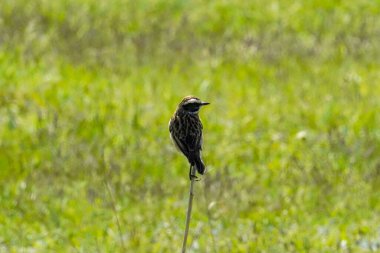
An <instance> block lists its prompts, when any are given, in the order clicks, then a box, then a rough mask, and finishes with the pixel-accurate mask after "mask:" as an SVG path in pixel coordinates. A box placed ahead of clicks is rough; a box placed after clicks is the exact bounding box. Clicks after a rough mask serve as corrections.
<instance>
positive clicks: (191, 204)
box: [182, 166, 196, 253]
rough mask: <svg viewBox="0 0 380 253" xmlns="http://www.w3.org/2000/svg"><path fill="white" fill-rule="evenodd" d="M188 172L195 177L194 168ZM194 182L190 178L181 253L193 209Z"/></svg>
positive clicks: (183, 248)
mask: <svg viewBox="0 0 380 253" xmlns="http://www.w3.org/2000/svg"><path fill="white" fill-rule="evenodd" d="M190 170H191V175H195V173H196V172H195V166H191V168H190ZM194 182H195V178H194V177H191V181H190V193H189V204H188V206H187V214H186V227H185V234H184V236H183V244H182V253H185V252H186V243H187V235H188V234H189V227H190V218H191V209H192V207H193V198H194Z"/></svg>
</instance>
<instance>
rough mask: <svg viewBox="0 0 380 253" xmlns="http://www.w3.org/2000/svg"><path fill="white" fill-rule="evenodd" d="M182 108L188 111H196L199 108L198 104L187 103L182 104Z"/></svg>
mask: <svg viewBox="0 0 380 253" xmlns="http://www.w3.org/2000/svg"><path fill="white" fill-rule="evenodd" d="M183 108H184V109H185V110H186V111H189V112H196V111H198V110H199V105H198V104H187V105H184V107H183Z"/></svg>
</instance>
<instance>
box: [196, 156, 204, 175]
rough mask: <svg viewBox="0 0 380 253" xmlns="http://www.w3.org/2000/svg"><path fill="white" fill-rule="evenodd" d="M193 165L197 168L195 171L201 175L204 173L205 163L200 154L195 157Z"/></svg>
mask: <svg viewBox="0 0 380 253" xmlns="http://www.w3.org/2000/svg"><path fill="white" fill-rule="evenodd" d="M194 162H195V167H196V168H197V171H198V173H199V174H201V175H203V174H204V173H205V164H204V163H203V161H202V159H201V157H200V156H196V157H195V160H194Z"/></svg>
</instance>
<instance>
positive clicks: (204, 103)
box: [201, 102, 210, 106]
mask: <svg viewBox="0 0 380 253" xmlns="http://www.w3.org/2000/svg"><path fill="white" fill-rule="evenodd" d="M209 104H210V103H209V102H202V103H201V105H202V106H203V105H209Z"/></svg>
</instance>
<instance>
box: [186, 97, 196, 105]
mask: <svg viewBox="0 0 380 253" xmlns="http://www.w3.org/2000/svg"><path fill="white" fill-rule="evenodd" d="M194 102H198V99H196V98H192V99H190V100H189V101H186V103H185V105H187V104H191V103H194Z"/></svg>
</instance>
